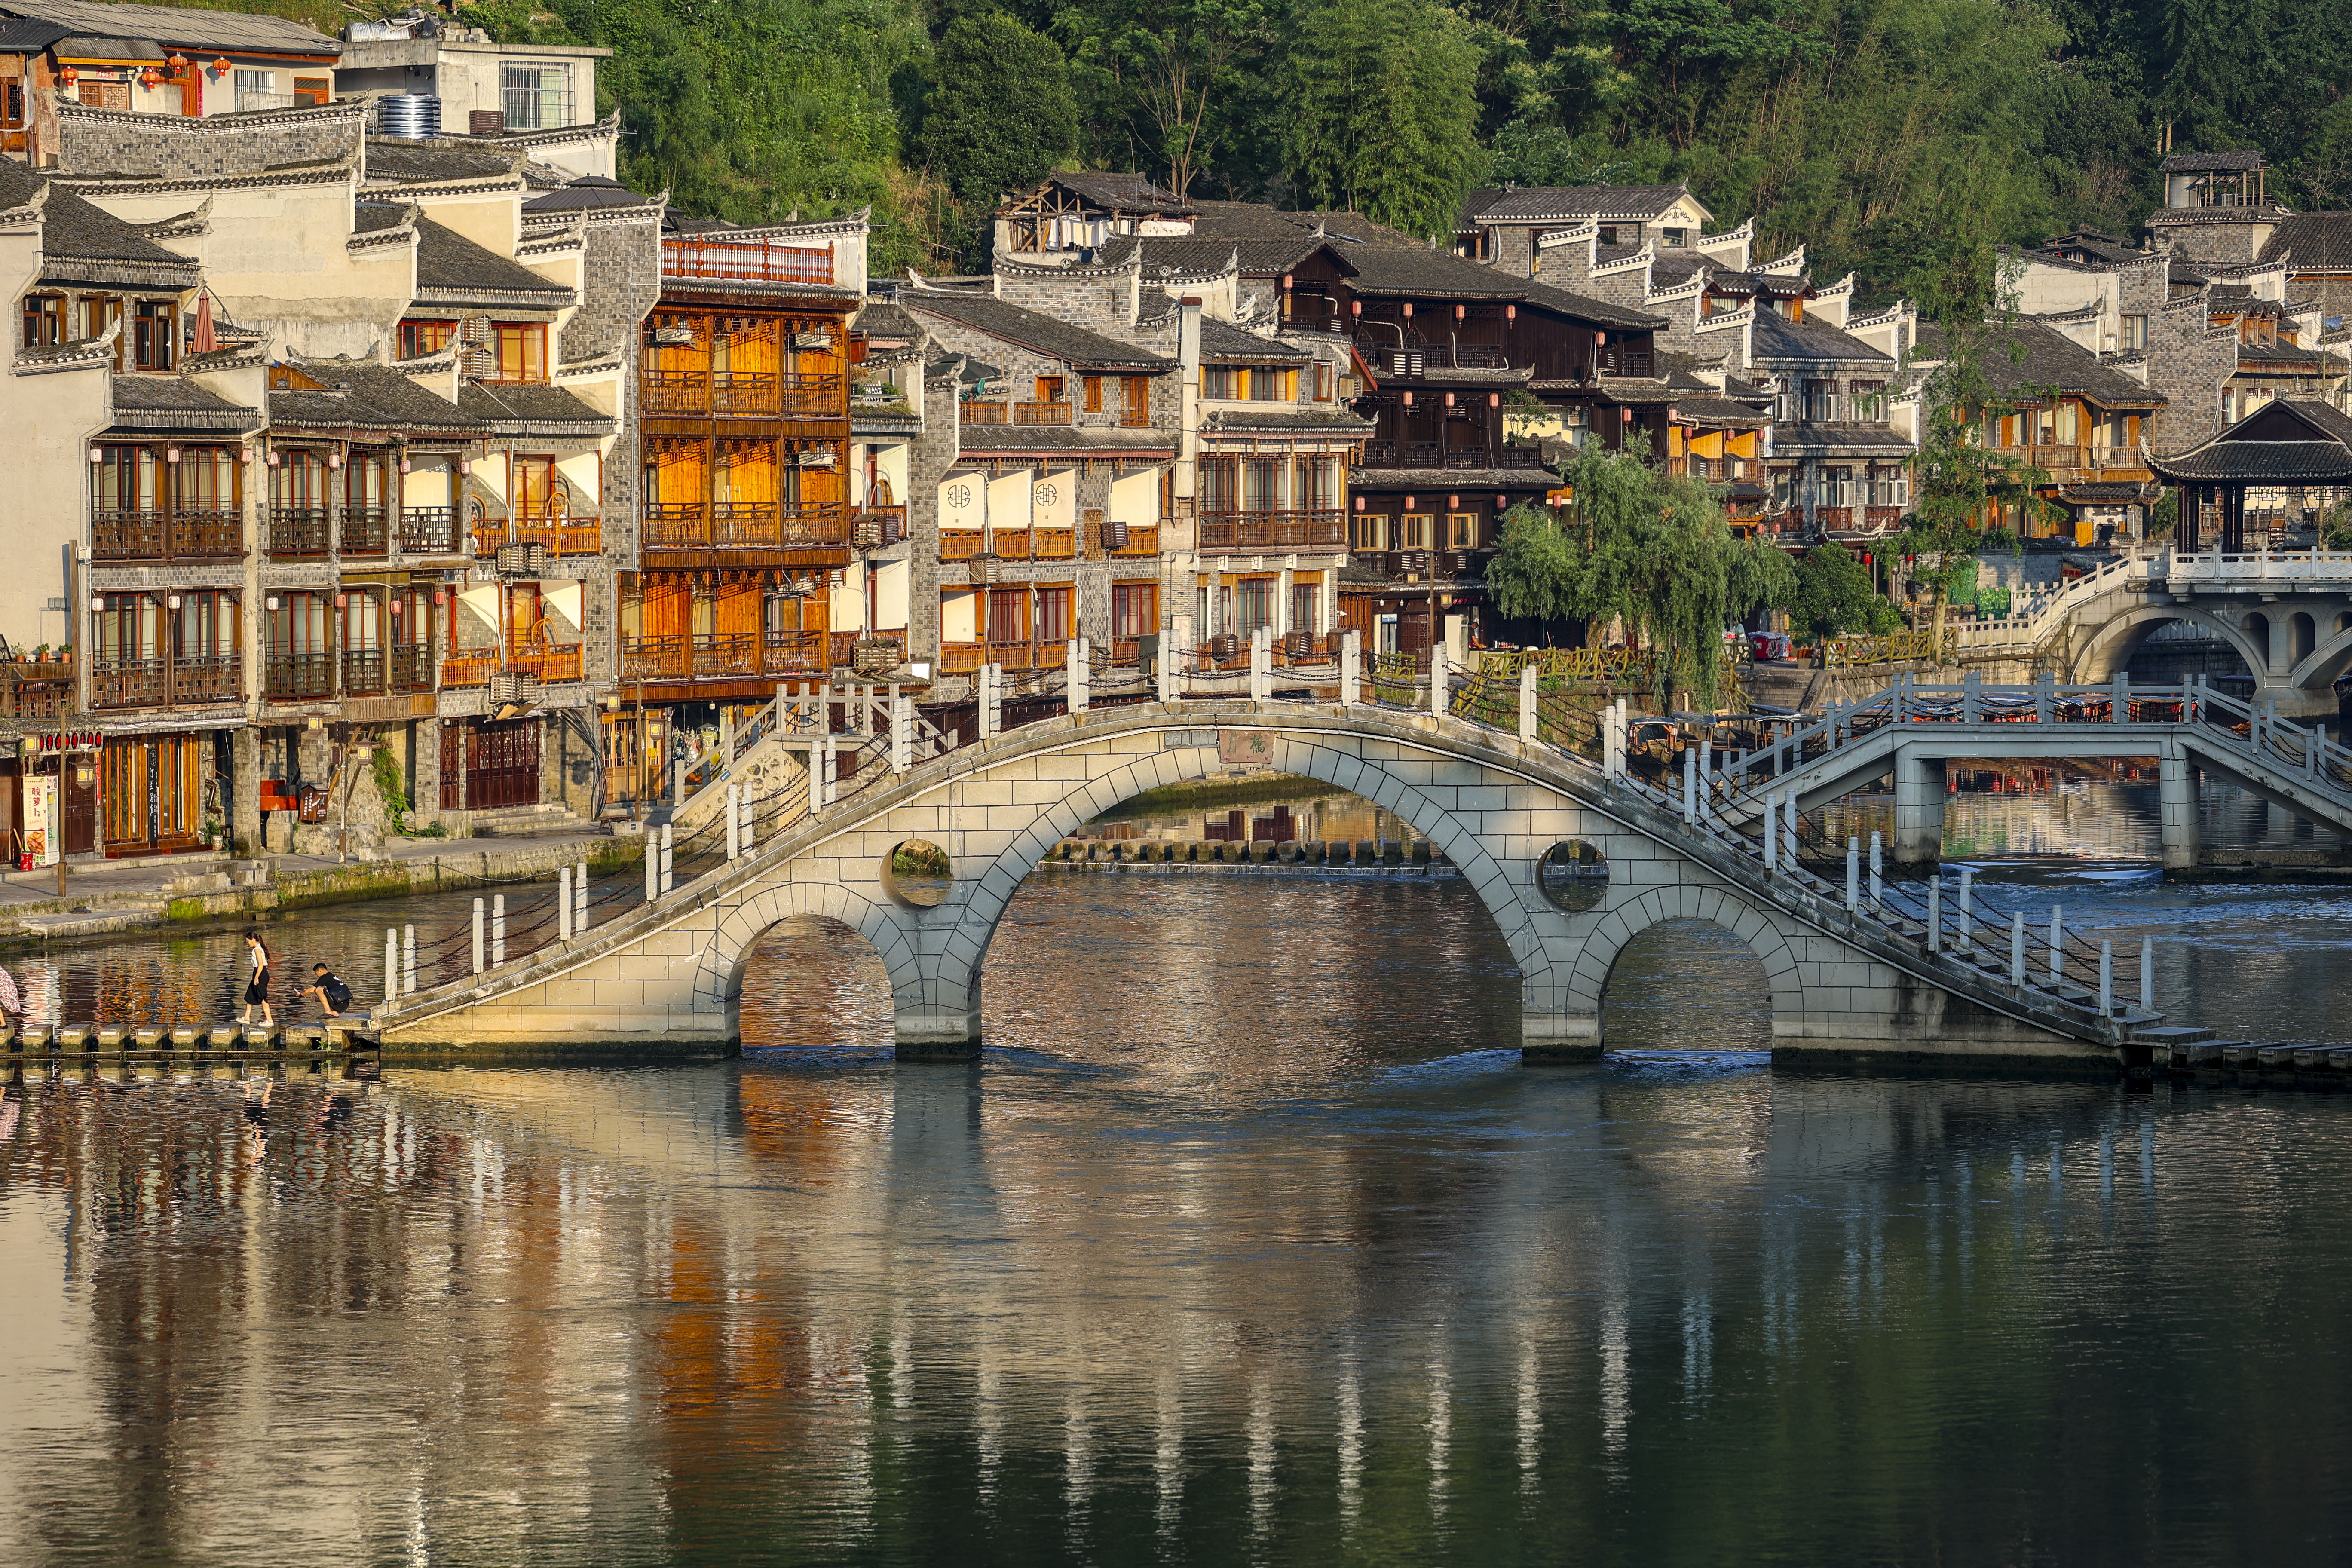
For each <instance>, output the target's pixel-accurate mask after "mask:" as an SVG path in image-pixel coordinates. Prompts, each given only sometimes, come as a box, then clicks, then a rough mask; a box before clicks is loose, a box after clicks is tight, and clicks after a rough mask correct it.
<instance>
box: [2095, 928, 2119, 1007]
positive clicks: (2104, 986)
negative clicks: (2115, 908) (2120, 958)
mask: <svg viewBox="0 0 2352 1568" xmlns="http://www.w3.org/2000/svg"><path fill="white" fill-rule="evenodd" d="M2099 1016H2100V1017H2102V1018H2112V1017H2114V1016H2116V944H2115V943H2114V942H2101V943H2099Z"/></svg>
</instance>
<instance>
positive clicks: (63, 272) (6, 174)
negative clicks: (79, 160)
mask: <svg viewBox="0 0 2352 1568" xmlns="http://www.w3.org/2000/svg"><path fill="white" fill-rule="evenodd" d="M44 183H45V182H44V181H43V179H42V177H41V176H40V175H38V174H34V173H33V172H32V171H31V170H29V169H27V168H26V167H25V165H23V164H22V163H16V162H15V161H14V160H12V159H6V158H0V207H15V206H22V205H25V204H26V203H28V202H30V201H31V200H32V199H33V198H34V196H35V195H38V194H39V192H40V189H41V186H42V184H44ZM41 255H42V268H41V270H42V275H43V276H44V277H50V278H64V277H72V276H76V275H77V269H76V268H74V266H73V265H72V264H73V263H76V262H89V263H98V264H100V265H103V264H104V263H107V262H128V263H131V264H132V265H134V266H139V267H142V268H172V269H173V270H174V271H176V272H179V273H181V274H183V275H184V276H183V277H181V278H178V279H170V280H169V281H170V282H172V283H173V284H175V285H176V286H178V287H181V288H194V286H195V284H196V280H197V270H198V269H197V267H196V263H195V261H194V258H190V257H185V256H182V255H181V254H180V253H179V252H177V251H175V250H167V249H165V248H164V247H163V246H160V245H158V244H156V243H155V242H154V241H153V240H152V239H149V238H148V237H146V236H145V235H142V234H141V233H140V232H139V231H138V230H137V229H135V228H133V227H131V226H130V225H129V224H127V223H125V222H123V221H122V220H121V218H119V217H116V216H114V215H113V214H111V213H110V212H107V211H105V210H104V209H103V208H101V207H99V206H96V205H92V204H91V203H89V202H87V201H85V200H83V199H82V198H81V197H80V196H78V195H75V194H74V193H73V192H71V191H69V190H68V189H67V188H66V187H65V186H63V185H55V184H53V185H51V186H50V187H49V195H48V199H47V201H46V202H44V203H43V204H42V206H41ZM60 262H63V263H65V265H63V266H60V265H58V263H60Z"/></svg>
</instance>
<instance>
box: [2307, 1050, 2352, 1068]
mask: <svg viewBox="0 0 2352 1568" xmlns="http://www.w3.org/2000/svg"><path fill="white" fill-rule="evenodd" d="M2294 1065H2295V1066H2296V1067H2298V1068H2336V1069H2340V1068H2352V1046H2305V1047H2304V1048H2303V1049H2301V1050H2299V1051H2297V1052H2295V1053H2294Z"/></svg>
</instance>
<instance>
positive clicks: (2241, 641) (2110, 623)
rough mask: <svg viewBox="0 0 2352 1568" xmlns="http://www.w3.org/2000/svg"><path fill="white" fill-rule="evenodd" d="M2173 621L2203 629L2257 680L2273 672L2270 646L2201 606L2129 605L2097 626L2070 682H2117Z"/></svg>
mask: <svg viewBox="0 0 2352 1568" xmlns="http://www.w3.org/2000/svg"><path fill="white" fill-rule="evenodd" d="M2173 621H2188V622H2190V623H2192V624H2194V625H2196V626H2202V627H2204V628H2205V629H2206V630H2207V631H2209V632H2210V633H2212V634H2213V636H2214V637H2218V638H2219V639H2221V641H2222V642H2225V643H2227V644H2229V645H2230V646H2231V647H2232V648H2235V649H2236V650H2237V653H2238V657H2239V658H2242V659H2244V660H2245V661H2246V668H2247V670H2248V672H2250V673H2251V674H2252V675H2253V677H2254V678H2255V679H2257V680H2259V679H2262V677H2263V671H2264V670H2266V669H2267V668H2270V649H2269V647H2268V646H2267V645H2266V644H2265V645H2259V646H2258V645H2257V644H2256V643H2255V641H2254V639H2253V638H2252V637H2251V636H2250V635H2248V633H2247V631H2246V629H2245V628H2244V626H2237V625H2232V624H2231V623H2230V622H2229V621H2227V620H2225V619H2223V618H2222V617H2221V616H2218V615H2216V614H2214V613H2213V612H2212V611H2210V610H2208V609H2205V608H2204V607H2202V606H2201V605H2146V604H2138V605H2126V606H2125V607H2123V608H2121V609H2120V610H2119V611H2118V613H2117V614H2116V615H2115V616H2112V617H2111V618H2109V619H2106V620H2103V621H2099V622H2096V623H2095V626H2093V628H2092V629H2091V634H2090V636H2089V637H2085V638H2084V639H2083V644H2082V650H2081V651H2080V652H2079V653H2077V654H2076V655H2075V656H2074V663H2073V664H2072V666H2070V667H2069V668H2068V669H2067V671H2066V679H2069V680H2077V681H2083V682H2085V683H2095V682H2098V681H2104V680H2111V679H2114V678H2115V673H2116V671H2117V670H2119V669H2122V668H2126V666H2128V665H2129V664H2130V663H2131V658H2132V655H2133V654H2135V653H2137V651H2138V650H2139V647H2140V645H2141V644H2142V643H2145V642H2146V641H2147V639H2148V638H2149V637H2151V636H2152V635H2154V633H2155V632H2156V630H2157V628H2158V627H2159V626H2165V625H2167V624H2168V623H2170V622H2173Z"/></svg>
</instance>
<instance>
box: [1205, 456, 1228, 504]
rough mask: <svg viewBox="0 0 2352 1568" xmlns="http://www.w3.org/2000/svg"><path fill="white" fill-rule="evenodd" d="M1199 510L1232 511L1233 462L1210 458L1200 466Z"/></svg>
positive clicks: (1226, 459) (1225, 459)
mask: <svg viewBox="0 0 2352 1568" xmlns="http://www.w3.org/2000/svg"><path fill="white" fill-rule="evenodd" d="M1200 508H1201V510H1202V511H1206V512H1219V511H1231V510H1234V460H1233V459H1232V458H1208V459H1206V460H1205V461H1203V462H1202V464H1201V500H1200Z"/></svg>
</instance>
